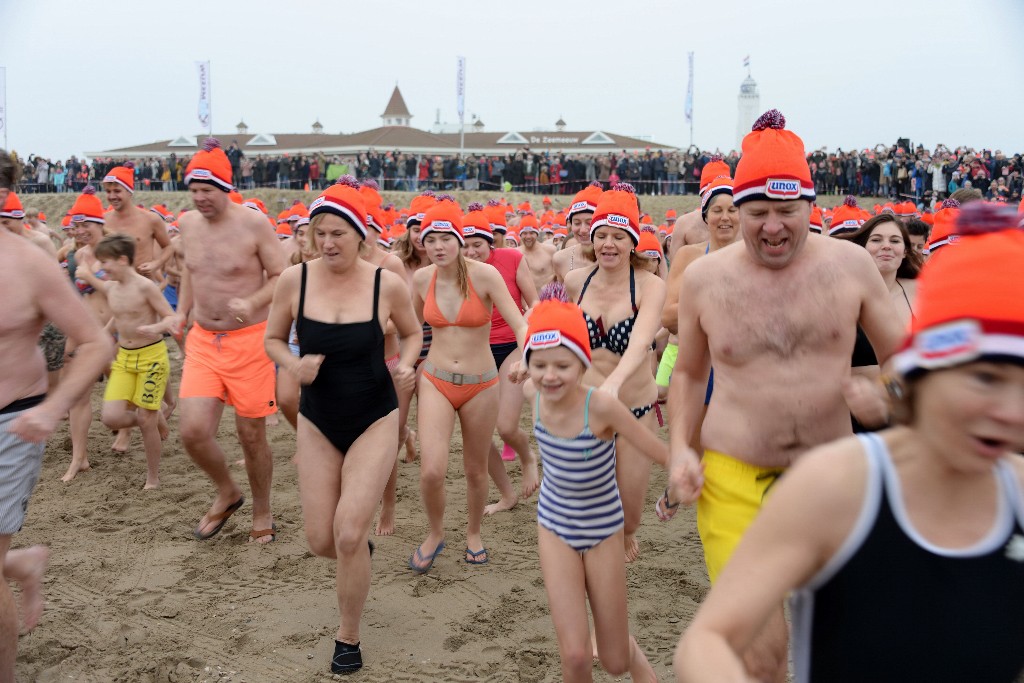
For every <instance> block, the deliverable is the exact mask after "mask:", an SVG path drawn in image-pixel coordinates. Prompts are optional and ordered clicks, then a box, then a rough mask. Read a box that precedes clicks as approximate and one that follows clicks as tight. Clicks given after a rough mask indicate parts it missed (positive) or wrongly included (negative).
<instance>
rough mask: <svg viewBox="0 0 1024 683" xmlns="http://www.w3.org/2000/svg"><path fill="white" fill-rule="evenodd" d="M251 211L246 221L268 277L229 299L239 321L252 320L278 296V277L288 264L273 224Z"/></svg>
mask: <svg viewBox="0 0 1024 683" xmlns="http://www.w3.org/2000/svg"><path fill="white" fill-rule="evenodd" d="M243 211H245V212H246V214H248V215H247V216H246V222H247V224H248V225H249V226H251V228H252V231H253V234H254V235H255V236H256V256H257V257H258V258H259V260H260V265H261V266H262V267H263V272H264V273H265V279H264V282H263V285H262V286H261V287H260V288H259V289H257V290H256V291H255V292H253V293H252V294H250V295H248V296H245V297H235V298H233V299H230V300H229V301H228V310H229V311H230V312H231V315H233V316H235V318H236V319H239V322H243V323H246V322H250V321H251V320H252V317H253V315H254V314H255V312H256V311H258V310H260V309H261V308H263V307H265V306H267V305H269V304H270V300H271V299H272V298H273V296H274V288H275V286H276V285H277V278H278V277H280V275H281V273H282V272H283V271H284V269H285V268H286V267H287V265H288V259H287V257H286V256H285V254H284V250H283V249H281V243H280V241H279V240H278V239H277V236H276V235H275V234H274V231H273V230H272V229H271V227H270V224H269V223H268V222H267V221H266V219H265V218H263V216H262V215H259V212H256V211H250V210H248V209H243Z"/></svg>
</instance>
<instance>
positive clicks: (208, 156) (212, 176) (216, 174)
mask: <svg viewBox="0 0 1024 683" xmlns="http://www.w3.org/2000/svg"><path fill="white" fill-rule="evenodd" d="M192 183H206V184H207V185H213V186H214V187H216V188H218V189H221V190H224V191H225V192H231V190H233V189H234V186H233V185H232V184H231V162H230V161H229V160H228V155H227V154H225V153H224V150H223V149H221V148H220V140H218V139H217V138H206V140H205V141H204V142H203V148H202V149H201V150H199V151H198V152H196V153H195V154H194V155H193V156H192V159H191V160H190V161H189V162H188V166H186V167H185V185H186V186H188V185H190V184H192Z"/></svg>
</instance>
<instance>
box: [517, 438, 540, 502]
mask: <svg viewBox="0 0 1024 683" xmlns="http://www.w3.org/2000/svg"><path fill="white" fill-rule="evenodd" d="M519 464H520V466H521V467H522V469H523V478H522V481H521V482H520V486H519V497H520V498H521V499H523V500H525V499H527V498H529V497H530V496H532V495H533V494H534V492H535V491H536V490H537V489H538V488H539V487H540V473H539V472H538V470H537V454H536V453H534V452H533V451H532V450H531V451H530V457H529V458H523V457H520V458H519Z"/></svg>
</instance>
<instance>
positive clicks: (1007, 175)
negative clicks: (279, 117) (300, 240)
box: [18, 142, 1024, 204]
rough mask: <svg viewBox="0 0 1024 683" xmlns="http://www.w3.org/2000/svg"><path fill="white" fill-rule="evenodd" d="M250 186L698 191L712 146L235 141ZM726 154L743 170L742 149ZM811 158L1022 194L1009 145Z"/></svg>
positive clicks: (844, 187)
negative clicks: (313, 147) (581, 149)
mask: <svg viewBox="0 0 1024 683" xmlns="http://www.w3.org/2000/svg"><path fill="white" fill-rule="evenodd" d="M225 151H226V152H227V155H228V158H229V159H230V160H231V163H232V168H233V170H234V174H235V178H234V181H235V185H236V186H238V187H239V188H240V189H243V190H246V189H255V188H257V187H260V188H267V187H276V188H282V189H307V188H308V189H310V190H318V189H321V188H323V187H324V186H326V185H328V184H330V183H332V182H334V180H335V179H337V178H338V177H340V176H341V175H344V174H352V175H355V176H356V177H358V178H360V179H363V178H374V179H376V180H377V182H378V184H379V185H380V186H381V188H383V189H384V190H399V191H402V190H404V191H410V192H415V191H419V190H423V189H434V190H451V189H466V190H476V189H480V190H499V191H504V192H509V191H522V192H532V193H537V194H548V195H558V194H567V195H572V194H574V193H576V192H577V191H579V190H580V189H581V188H582V187H583V186H585V185H587V184H588V183H590V182H592V181H595V180H596V181H598V182H601V183H603V184H605V185H610V184H614V183H616V182H628V183H631V184H632V185H633V186H634V187H636V188H637V191H638V192H639V193H641V194H651V195H654V194H670V195H684V194H697V190H698V187H697V185H698V180H699V178H700V174H701V170H702V169H703V168H704V165H705V164H706V163H707V162H708V161H709V160H710V159H711V157H712V152H710V151H708V150H701V149H698V148H697V147H695V146H691V147H690V148H688V149H685V150H677V151H668V152H666V151H661V150H654V151H651V150H647V151H645V152H634V153H628V152H626V151H625V150H623V151H622V152H619V153H610V154H606V155H593V154H566V153H551V152H538V151H531V150H530V149H528V148H523V149H519V150H517V151H515V152H513V153H510V154H507V155H504V156H482V155H481V156H477V155H474V154H468V155H466V156H461V155H450V156H435V155H415V154H409V153H403V152H401V151H399V150H394V151H389V152H378V151H375V150H373V149H370V150H367V151H365V152H361V153H359V154H357V155H354V156H339V155H326V154H323V153H313V154H297V155H267V154H249V155H246V154H245V153H244V152H243V151H242V150H241V149H240V148H239V147H238V145H237V144H236V143H235V142H232V143H231V144H230V146H228V147H227V149H226V150H225ZM126 161H128V159H125V158H96V159H92V160H91V161H90V160H86V159H77V158H76V157H74V156H72V157H70V158H69V159H67V160H65V161H51V160H49V159H44V158H42V157H38V156H35V155H30V156H29V157H28V158H27V159H25V160H23V161H21V163H22V164H23V166H24V169H23V170H24V173H23V176H22V178H23V180H22V183H21V186H20V187H19V190H18V191H19V192H23V193H32V192H77V191H80V190H81V189H82V188H83V187H85V186H86V185H88V184H97V183H98V182H100V181H102V179H103V177H104V176H105V175H106V173H107V170H108V169H110V168H112V167H113V166H117V165H121V164H124V163H125V162H126ZM131 161H132V162H133V163H134V165H135V170H136V174H137V176H136V183H135V184H136V187H137V188H141V189H143V190H163V191H176V190H179V189H183V188H184V185H183V182H182V181H183V177H184V172H185V167H186V166H187V164H188V161H189V157H185V156H178V155H176V154H173V153H172V154H171V155H170V156H168V157H150V158H139V159H132V160H131ZM724 161H725V162H726V163H727V164H728V165H729V167H730V168H731V169H733V170H734V171H735V168H736V163H737V162H738V161H739V154H738V153H737V152H736V151H732V152H730V153H729V154H727V155H725V156H724ZM807 161H808V164H809V165H810V168H811V174H812V177H813V178H814V182H815V190H816V191H817V192H818V194H823V195H826V194H837V195H846V194H854V195H860V196H870V197H889V198H895V199H901V200H908V199H909V200H913V201H914V202H915V203H917V204H922V203H926V202H929V201H934V200H941V199H943V198H945V197H947V196H949V194H951V193H952V192H954V191H956V190H957V189H960V188H964V187H966V188H972V187H973V188H976V189H978V190H980V191H981V192H982V194H983V195H984V196H985V197H986V198H988V199H991V200H995V201H1008V202H1019V201H1020V198H1021V190H1022V185H1024V176H1022V173H1024V164H1022V160H1021V155H1020V154H1019V153H1018V154H1014V155H1013V156H1012V157H1008V156H1006V155H1005V154H1003V152H1002V151H1001V150H995V151H994V152H993V151H991V150H982V151H980V152H977V151H975V150H974V149H970V148H966V147H959V148H956V149H953V150H950V149H949V148H947V147H946V146H945V145H939V146H938V147H937V148H936V149H935V150H933V151H929V150H926V149H925V148H924V147H923V146H920V145H919V146H917V147H916V148H912V147H910V145H909V144H907V145H904V146H899V145H892V146H887V145H878V146H876V147H875V148H874V149H864V150H859V151H846V152H844V151H842V150H841V149H837V150H836V151H835V152H828V151H826V150H825V149H821V150H815V151H813V152H811V153H810V154H809V155H808V158H807Z"/></svg>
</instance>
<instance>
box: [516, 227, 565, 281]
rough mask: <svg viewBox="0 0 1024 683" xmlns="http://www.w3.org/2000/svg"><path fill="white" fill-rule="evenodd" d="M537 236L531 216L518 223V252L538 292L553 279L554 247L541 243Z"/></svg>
mask: <svg viewBox="0 0 1024 683" xmlns="http://www.w3.org/2000/svg"><path fill="white" fill-rule="evenodd" d="M527 218H531V219H532V221H528V220H526V219H527ZM539 236H540V234H539V233H538V232H537V219H536V218H533V216H523V220H521V221H519V239H520V240H522V243H523V244H522V246H520V247H519V251H520V252H522V254H523V259H524V260H525V261H526V267H527V268H529V269H530V276H531V277H533V284H534V285H535V286H536V287H537V291H538V292H539V291H540V290H541V289H543V288H544V285H546V284H548V283H549V282H553V281H554V279H555V269H554V265H553V259H554V256H555V251H556V249H555V246H554V245H552V244H548V243H546V242H541V241H540V239H539Z"/></svg>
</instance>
